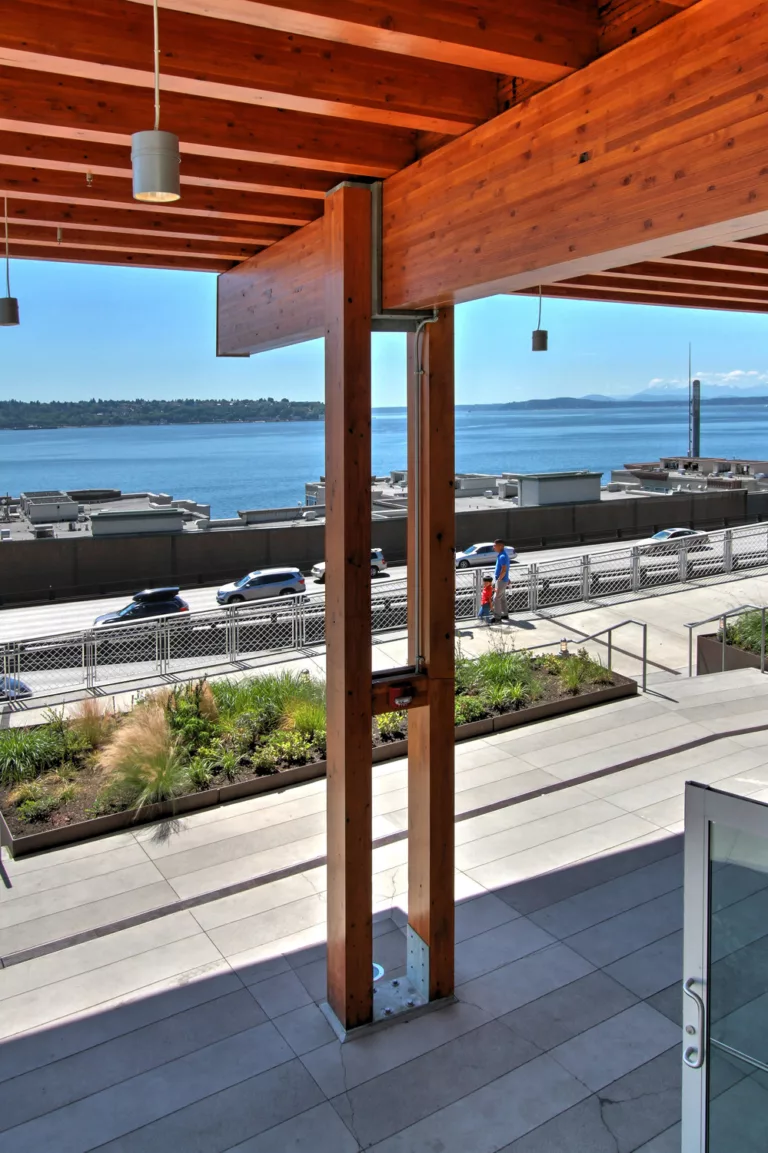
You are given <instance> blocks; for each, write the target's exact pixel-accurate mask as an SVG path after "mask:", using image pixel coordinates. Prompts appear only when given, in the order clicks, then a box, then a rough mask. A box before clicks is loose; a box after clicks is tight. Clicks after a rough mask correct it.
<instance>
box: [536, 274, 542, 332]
mask: <svg viewBox="0 0 768 1153" xmlns="http://www.w3.org/2000/svg"><path fill="white" fill-rule="evenodd" d="M536 327H537V328H541V285H539V319H538V321H537V323H536Z"/></svg>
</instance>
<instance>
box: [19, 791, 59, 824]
mask: <svg viewBox="0 0 768 1153" xmlns="http://www.w3.org/2000/svg"><path fill="white" fill-rule="evenodd" d="M58 807H59V799H58V798H57V797H51V796H43V797H40V798H39V799H38V800H36V801H33V800H29V801H22V803H21V804H20V805H19V806H18V808H17V809H16V816H17V817H18V818H19V820H20V821H24V823H25V824H32V823H34V822H35V821H46V820H47V819H48V817H50V815H51V813H55V812H56V810H57V809H58Z"/></svg>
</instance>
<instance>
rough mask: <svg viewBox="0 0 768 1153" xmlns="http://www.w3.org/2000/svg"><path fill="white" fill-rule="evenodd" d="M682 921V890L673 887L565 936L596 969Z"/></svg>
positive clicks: (632, 951)
mask: <svg viewBox="0 0 768 1153" xmlns="http://www.w3.org/2000/svg"><path fill="white" fill-rule="evenodd" d="M682 924H683V893H682V890H681V889H675V890H673V891H672V892H670V893H664V894H662V896H660V897H654V898H653V900H651V901H646V902H645V904H643V905H636V906H635V907H634V908H633V909H629V910H627V912H626V913H619V914H618V915H617V916H615V917H611V918H610V920H608V921H601V922H600V924H599V925H592V926H591V927H590V928H589V929H584V930H583V931H582V932H581V933H575V934H574V935H573V936H571V937H568V944H569V945H570V947H571V948H572V949H575V950H576V952H577V953H581V954H582V956H584V957H587V958H588V959H589V960H590V961H592V962H593V964H595V965H597V966H598V967H599V968H604V967H605V966H606V965H610V964H611V962H612V961H618V959H619V958H620V957H626V956H627V954H629V953H634V952H636V950H637V949H641V948H642V947H643V946H644V945H649V944H650V943H651V942H652V941H658V940H659V939H660V938H661V937H667V936H669V934H670V933H674V932H677V930H679V929H680V928H682Z"/></svg>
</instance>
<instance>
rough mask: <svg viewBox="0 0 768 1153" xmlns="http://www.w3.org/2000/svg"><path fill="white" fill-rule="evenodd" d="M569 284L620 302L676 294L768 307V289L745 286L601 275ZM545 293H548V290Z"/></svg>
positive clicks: (568, 282)
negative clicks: (765, 305)
mask: <svg viewBox="0 0 768 1153" xmlns="http://www.w3.org/2000/svg"><path fill="white" fill-rule="evenodd" d="M566 283H567V284H569V285H572V286H573V287H575V288H584V289H586V290H587V295H588V294H589V293H591V292H592V291H595V292H601V293H603V292H614V293H616V296H617V299H627V300H631V298H632V296H634V295H636V294H637V295H640V296H648V295H651V294H653V293H656V294H658V295H659V296H669V295H670V293H674V294H675V296H679V297H681V298H685V297H691V298H701V299H706V300H722V301H723V307H725V308H727V307H729V305H730V304H735V303H737V302H742V301H744V302H747V303H751V304H760V303H763V304H768V290H766V289H749V288H742V287H740V286H739V287H727V288H726V287H723V286H720V285H712V284H691V283H688V282H684V281H679V282H677V283H676V284H674V285H672V284H670V283H669V282H668V281H661V280H644V279H642V278H637V279H634V280H615V279H614V278H613V277H610V276H604V275H602V274H600V273H595V274H594V275H593V276H577V277H575V278H574V279H573V280H569V281H566ZM545 291H548V289H547V290H545Z"/></svg>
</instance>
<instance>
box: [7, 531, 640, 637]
mask: <svg viewBox="0 0 768 1153" xmlns="http://www.w3.org/2000/svg"><path fill="white" fill-rule="evenodd" d="M374 535H375V533H374ZM461 543H462V544H463V545H467V544H469V543H470V542H468V541H467V542H461ZM630 543H631V542H618V543H617V542H616V541H612V542H610V543H607V544H600V545H589V546H587V545H570V546H568V547H567V548H552V549H538V550H536V551H532V552H525V553H521V554H520V557H519V563H520V564H521V565H526V564H534V563H539V562H542V561H551V560H557V559H564V558H567V557H572V556H583V555H584V554H585V553H589V554H590V555H592V556H595V555H598V554H600V553H605V552H615V551H616V550H617V549H623V548H626V547H627V546H628V545H629V544H630ZM242 575H243V574H242V573H233V574H232V577H233V579H236V578H237V577H238V576H242ZM405 575H406V569H405V566H404V565H394V566H392V568H389V569H387V570H386V572H385V573H382V574H381V575H380V576H379V577H377V578H375V580H374V581H373V582H372V584H373V586H374V587H375V588H379V587H383V586H384V584H385V582H387V581H390V580H397V579H398V578H399V579H402V578H404V577H405ZM148 585H149V586H150V587H151V578H148ZM219 587H220V586H219V585H218V584H216V585H210V586H207V587H202V588H201V587H195V588H190V589H182V590H181V595H182V596H183V598H184V600H186V601H187V602H188V604H189V607H190V609H191V610H192V611H193V612H200V611H202V610H205V609H214V608H216V607H217V605H216V590H217V588H219ZM138 591H139V590H138V589H136V592H138ZM307 591H308V592H312V593H320V594H321V595H322V592H323V585H319V584H317V583H316V582H315V581H314V580H313V579H312V578H311V577H307ZM130 599H131V598H130V594H127V593H122V594H120V595H119V596H108V597H94V598H89V599H86V600H74V601H59V602H56V603H54V604H45V605H30V606H27V607H23V608H4V609H0V642H3V641H17V640H26V639H29V638H32V637H42V636H48V635H51V634H54V633H62V632H74V631H76V630H80V629H86V628H90V626H91V625H92V624H93V622H94V619H95V618H96V617H97V616H99V615H100V614H101V613H106V612H111V611H112V610H114V609H119V608H122V607H123V606H124V605H126V604H128V602H129V601H130Z"/></svg>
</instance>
